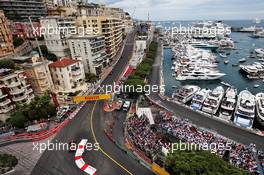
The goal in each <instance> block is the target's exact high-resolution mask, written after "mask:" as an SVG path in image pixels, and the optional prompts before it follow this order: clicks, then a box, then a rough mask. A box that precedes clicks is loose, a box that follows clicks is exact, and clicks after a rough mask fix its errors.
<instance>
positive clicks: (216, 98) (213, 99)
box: [202, 86, 225, 114]
mask: <svg viewBox="0 0 264 175" xmlns="http://www.w3.org/2000/svg"><path fill="white" fill-rule="evenodd" d="M224 93H225V90H224V88H223V87H222V86H218V87H216V88H215V89H214V90H213V91H211V92H210V93H209V94H208V96H207V98H206V99H205V101H204V104H203V108H202V111H204V112H207V113H210V114H216V112H217V110H218V108H219V106H220V104H221V101H222V99H223V96H224Z"/></svg>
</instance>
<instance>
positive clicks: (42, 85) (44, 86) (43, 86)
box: [39, 81, 49, 88]
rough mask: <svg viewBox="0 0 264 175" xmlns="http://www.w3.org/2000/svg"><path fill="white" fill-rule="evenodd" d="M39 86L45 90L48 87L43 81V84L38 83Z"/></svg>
mask: <svg viewBox="0 0 264 175" xmlns="http://www.w3.org/2000/svg"><path fill="white" fill-rule="evenodd" d="M39 86H40V87H41V88H46V87H48V86H49V83H48V82H47V81H43V82H40V83H39Z"/></svg>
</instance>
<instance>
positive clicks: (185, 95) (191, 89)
mask: <svg viewBox="0 0 264 175" xmlns="http://www.w3.org/2000/svg"><path fill="white" fill-rule="evenodd" d="M199 90H200V87H199V86H193V85H185V86H182V87H180V88H179V89H176V90H175V92H174V93H173V94H172V98H173V100H175V101H179V102H182V103H187V102H188V101H190V100H191V99H192V98H193V96H194V94H195V93H196V92H198V91H199Z"/></svg>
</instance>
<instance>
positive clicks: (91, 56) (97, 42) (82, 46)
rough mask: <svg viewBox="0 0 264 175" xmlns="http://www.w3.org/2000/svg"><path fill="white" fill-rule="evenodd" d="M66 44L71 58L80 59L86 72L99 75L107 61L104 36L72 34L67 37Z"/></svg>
mask: <svg viewBox="0 0 264 175" xmlns="http://www.w3.org/2000/svg"><path fill="white" fill-rule="evenodd" d="M68 44H69V47H70V51H71V56H72V58H74V59H78V60H81V61H82V63H83V65H84V71H85V72H86V73H93V74H95V75H100V74H101V73H102V71H103V69H104V68H105V67H106V66H107V65H108V63H109V60H108V57H107V55H106V50H105V40H104V36H79V35H74V36H71V37H70V38H69V39H68Z"/></svg>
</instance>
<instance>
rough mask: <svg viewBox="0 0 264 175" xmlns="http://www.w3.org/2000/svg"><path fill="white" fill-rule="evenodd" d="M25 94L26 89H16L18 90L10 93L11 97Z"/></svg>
mask: <svg viewBox="0 0 264 175" xmlns="http://www.w3.org/2000/svg"><path fill="white" fill-rule="evenodd" d="M24 92H25V89H16V90H12V91H10V94H11V95H16V94H21V93H24Z"/></svg>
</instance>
